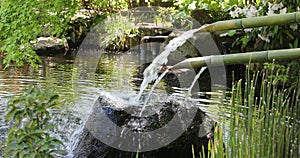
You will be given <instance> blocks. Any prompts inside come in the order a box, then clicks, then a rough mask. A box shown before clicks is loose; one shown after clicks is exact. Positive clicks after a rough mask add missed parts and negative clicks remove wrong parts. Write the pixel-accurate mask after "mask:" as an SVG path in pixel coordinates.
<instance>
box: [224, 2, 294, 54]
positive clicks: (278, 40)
mask: <svg viewBox="0 0 300 158" xmlns="http://www.w3.org/2000/svg"><path fill="white" fill-rule="evenodd" d="M294 11H297V10H296V8H295V7H294V4H288V3H281V2H280V1H277V2H273V1H259V3H257V4H250V5H246V6H242V7H238V6H237V5H235V6H232V7H231V9H230V12H229V14H230V15H231V17H232V18H247V17H255V16H270V15H274V14H285V13H288V12H294ZM297 28H298V24H296V23H293V24H289V25H283V26H278V25H277V26H268V27H259V28H251V29H241V30H237V32H236V33H238V34H239V36H237V37H236V40H235V42H234V43H233V47H235V46H238V47H240V50H233V51H234V52H241V51H242V52H243V51H253V50H269V49H281V48H289V47H292V48H295V47H298V39H297V36H299V33H298V32H297V31H296V30H297Z"/></svg>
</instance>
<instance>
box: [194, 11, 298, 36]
mask: <svg viewBox="0 0 300 158" xmlns="http://www.w3.org/2000/svg"><path fill="white" fill-rule="evenodd" d="M299 22H300V12H294V13H287V14H278V15H272V16H260V17H252V18H242V19H233V20H225V21H217V22H215V23H212V24H206V25H203V26H202V27H200V28H199V30H198V32H214V31H225V30H236V29H245V28H254V27H263V26H272V25H287V24H290V23H299Z"/></svg>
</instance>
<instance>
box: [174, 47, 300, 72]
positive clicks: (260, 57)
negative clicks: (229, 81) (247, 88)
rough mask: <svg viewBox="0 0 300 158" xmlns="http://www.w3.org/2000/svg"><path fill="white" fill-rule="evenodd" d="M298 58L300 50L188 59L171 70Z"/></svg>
mask: <svg viewBox="0 0 300 158" xmlns="http://www.w3.org/2000/svg"><path fill="white" fill-rule="evenodd" d="M297 58H300V48H295V49H281V50H269V51H259V52H248V53H236V54H227V55H212V56H204V57H195V58H188V59H185V60H183V61H181V62H179V63H177V64H175V65H174V66H172V67H170V68H171V69H178V68H183V67H189V66H193V67H202V66H206V65H207V66H222V65H234V64H247V63H250V62H270V61H273V60H280V61H281V60H289V59H297Z"/></svg>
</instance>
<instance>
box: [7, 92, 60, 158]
mask: <svg viewBox="0 0 300 158" xmlns="http://www.w3.org/2000/svg"><path fill="white" fill-rule="evenodd" d="M59 104H60V103H59V101H58V95H57V94H55V93H54V91H53V89H47V90H40V89H38V88H35V87H34V86H31V87H29V89H28V90H27V91H26V92H25V93H24V94H22V95H21V96H19V97H15V98H12V99H11V100H10V101H9V104H8V106H7V108H8V109H9V112H8V113H7V115H6V120H10V121H11V122H12V123H13V125H12V127H11V129H10V130H9V132H8V138H7V141H6V148H5V156H6V157H11V156H12V157H43V158H44V157H57V156H59V155H64V154H65V152H64V151H62V150H58V149H57V148H58V147H59V146H61V145H63V144H62V142H61V141H60V140H58V139H56V138H54V137H52V136H51V135H50V133H48V130H49V129H52V128H54V127H55V126H54V125H53V124H51V123H50V122H49V121H50V119H51V115H50V109H51V108H54V107H56V106H58V105H59Z"/></svg>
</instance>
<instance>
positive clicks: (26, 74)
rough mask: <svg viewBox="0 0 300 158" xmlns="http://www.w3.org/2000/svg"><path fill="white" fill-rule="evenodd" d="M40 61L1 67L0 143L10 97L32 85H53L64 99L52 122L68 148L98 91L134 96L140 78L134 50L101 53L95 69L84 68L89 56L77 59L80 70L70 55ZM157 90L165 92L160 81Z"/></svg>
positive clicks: (2, 138) (4, 133) (5, 128)
mask: <svg viewBox="0 0 300 158" xmlns="http://www.w3.org/2000/svg"><path fill="white" fill-rule="evenodd" d="M42 61H43V62H42V63H41V64H40V65H39V66H38V68H37V69H33V68H31V67H29V66H24V67H23V68H22V69H21V70H16V69H14V68H9V69H7V70H2V69H1V70H0V117H1V119H0V144H2V143H4V141H5V138H6V133H7V131H8V129H9V125H8V124H7V123H6V122H5V119H4V117H5V114H6V112H7V110H6V105H7V102H8V100H9V98H10V97H13V96H18V95H20V94H21V93H23V92H24V91H25V90H26V89H27V88H28V86H29V85H31V84H33V85H36V86H38V87H40V88H47V87H55V88H56V89H57V91H58V93H59V95H60V99H61V100H63V101H64V103H65V105H64V106H65V107H63V110H59V111H58V110H57V111H56V110H54V117H53V121H55V124H57V129H56V130H55V131H53V134H54V135H56V136H57V137H59V138H60V139H62V140H63V142H64V143H65V145H66V147H65V150H67V151H70V150H71V144H72V141H74V140H73V138H74V137H75V136H74V132H75V131H76V130H78V128H79V126H80V125H81V124H82V122H83V121H84V120H85V119H86V118H87V116H88V115H89V113H90V112H91V106H92V105H93V103H94V100H95V99H96V98H97V96H99V94H101V93H104V92H105V93H107V92H109V93H112V94H118V95H124V96H127V97H128V96H130V95H135V94H137V93H138V90H139V84H140V82H141V81H142V79H141V74H140V70H141V69H142V67H141V62H140V61H139V56H138V55H137V54H134V53H132V54H130V53H128V54H126V55H125V54H124V55H111V54H110V55H108V54H102V55H101V58H100V60H99V62H98V66H97V68H96V71H95V72H90V71H88V70H84V69H87V68H88V66H86V65H88V64H89V59H88V58H86V59H80V60H79V63H81V64H83V65H85V66H83V67H84V69H83V70H79V69H80V66H75V67H74V61H75V59H74V58H72V57H64V56H56V57H42ZM157 91H165V88H164V84H163V83H162V84H160V86H158V88H157ZM75 134H76V132H75ZM2 150H3V147H2V148H0V157H1V153H3V151H2ZM2 156H3V155H2Z"/></svg>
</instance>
